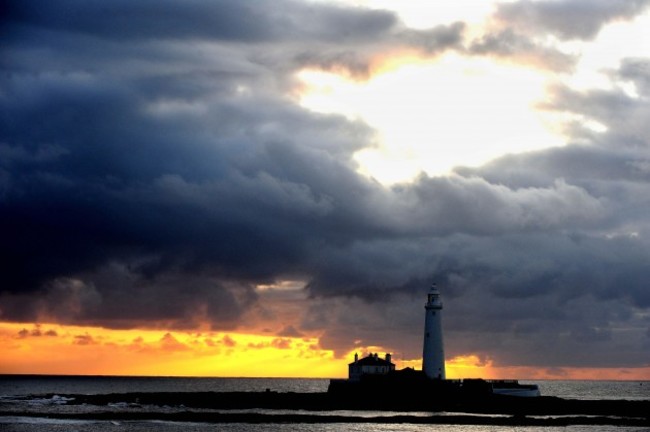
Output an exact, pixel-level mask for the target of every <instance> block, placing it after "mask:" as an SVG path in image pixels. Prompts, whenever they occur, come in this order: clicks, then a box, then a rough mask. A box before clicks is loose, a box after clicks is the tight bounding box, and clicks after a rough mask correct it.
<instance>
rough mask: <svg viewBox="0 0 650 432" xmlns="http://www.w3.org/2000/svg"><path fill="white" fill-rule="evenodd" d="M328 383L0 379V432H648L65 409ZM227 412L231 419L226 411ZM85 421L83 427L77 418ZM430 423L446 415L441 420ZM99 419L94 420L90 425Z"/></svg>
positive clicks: (553, 388)
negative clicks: (142, 395) (86, 401)
mask: <svg viewBox="0 0 650 432" xmlns="http://www.w3.org/2000/svg"><path fill="white" fill-rule="evenodd" d="M521 382H522V383H535V384H538V385H539V386H540V389H541V392H542V395H544V396H558V397H562V398H565V399H585V400H596V399H627V400H650V381H521ZM328 384H329V380H328V379H291V378H289V379H287V378H177V377H89V376H11V375H4V376H3V375H0V431H11V432H14V431H15V432H42V431H54V432H56V431H91V432H93V431H100V432H104V431H145V430H147V431H150V430H156V431H162V432H177V431H178V432H180V431H183V432H188V431H208V430H210V431H225V432H241V431H252V432H257V431H280V432H282V431H314V432H326V431H342V430H343V431H346V430H354V431H361V432H365V431H412V432H424V431H427V432H446V431H459V432H495V431H500V430H504V429H506V430H513V431H522V432H560V431H562V432H581V431H587V430H589V431H594V430H596V431H619V432H629V431H650V429H648V428H640V427H628V426H618V427H616V426H563V427H540V426H536V427H504V426H479V425H435V424H417V423H409V422H405V423H399V424H395V423H393V424H387V423H383V422H376V423H374V422H373V423H330V422H329V421H325V420H324V421H323V422H322V423H319V421H320V420H318V421H317V422H308V423H277V422H273V423H268V424H265V423H219V424H212V423H200V422H190V421H163V420H162V415H161V418H160V419H148V420H133V421H121V420H119V421H115V420H102V419H101V416H99V415H98V416H95V414H97V413H103V412H112V413H116V412H117V413H121V412H134V411H138V410H140V411H146V412H153V413H162V414H166V413H178V412H183V411H184V410H186V408H185V407H184V406H182V405H181V406H178V407H174V406H172V407H169V406H163V407H147V406H145V407H132V406H129V405H128V404H126V403H119V402H118V403H112V404H109V405H108V406H105V405H104V406H101V407H100V406H89V405H69V404H68V402H69V400H68V399H67V397H66V395H74V394H87V395H103V394H110V393H130V392H179V393H180V392H210V391H214V392H229V391H251V392H264V391H266V390H271V391H276V392H296V393H309V392H316V393H317V392H325V391H327V386H328ZM230 412H232V411H230ZM239 412H240V413H243V414H246V413H251V414H271V415H273V414H300V415H303V414H314V413H311V412H305V411H293V412H291V411H286V410H284V411H278V410H260V409H252V410H240V411H239ZM61 413H64V414H65V413H69V414H72V416H71V417H73V418H68V419H62V418H53V417H48V416H49V415H51V414H57V416H58V417H61V416H60V414H61ZM80 413H81V414H82V415H86V416H87V418H83V419H80V418H79V414H80ZM317 415H319V416H332V415H338V416H344V417H345V416H354V417H371V418H372V417H382V416H399V415H408V416H410V417H417V416H431V415H432V413H428V412H427V413H412V412H409V413H400V412H381V411H361V412H360V411H348V412H346V411H335V412H334V411H332V412H327V411H325V412H318V413H317ZM433 415H446V414H445V413H438V414H433ZM95 417H96V418H95Z"/></svg>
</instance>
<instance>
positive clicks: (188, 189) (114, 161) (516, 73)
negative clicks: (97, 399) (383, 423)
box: [0, 0, 650, 380]
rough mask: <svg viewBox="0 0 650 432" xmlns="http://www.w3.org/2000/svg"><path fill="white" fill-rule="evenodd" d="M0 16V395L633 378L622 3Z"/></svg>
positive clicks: (630, 168)
mask: <svg viewBox="0 0 650 432" xmlns="http://www.w3.org/2000/svg"><path fill="white" fill-rule="evenodd" d="M0 4H1V6H0V7H1V8H2V9H3V15H4V18H3V20H2V22H1V23H0V50H1V52H2V55H1V56H0V62H1V64H2V72H1V73H0V239H1V241H0V349H1V350H2V352H3V355H2V357H0V373H56V374H77V373H81V374H120V375H201V376H296V377H300V376H303V377H307V376H320V377H341V376H345V375H346V374H347V367H346V365H347V363H348V362H349V361H351V357H352V356H353V355H354V353H355V352H358V353H360V354H361V355H365V354H367V353H371V352H379V353H381V354H382V355H383V353H386V352H390V353H392V354H393V359H394V361H395V362H396V363H397V366H398V367H407V366H410V367H415V368H420V367H421V356H422V339H423V326H424V307H423V306H424V303H425V300H426V293H427V292H428V290H429V287H430V286H431V284H432V283H434V282H435V283H436V284H437V286H438V288H439V289H440V291H441V293H442V298H443V303H444V311H443V331H444V338H445V355H446V359H447V368H448V374H447V375H448V377H451V378H460V377H470V376H472V377H474V376H480V377H484V378H498V377H501V378H524V379H525V378H538V379H542V378H554V379H564V378H576V379H587V378H589V379H594V378H609V379H634V380H639V379H650V284H649V282H648V281H650V266H649V265H648V263H649V261H650V151H649V150H650V122H648V119H650V1H649V0H519V1H488V0H456V1H454V2H430V1H416V0H400V1H390V0H347V1H345V0H337V1H325V0H319V1H315V0H302V1H298V0H273V1H265V0H260V1H240V0H216V1H212V2H204V1H198V0H188V1H173V0H156V1H153V0H142V1H138V2H132V1H126V0H114V1H111V2H105V1H95V0H88V1H77V0H59V1H57V2H51V1H39V0H30V1H11V0H5V1H2V2H1V3H0Z"/></svg>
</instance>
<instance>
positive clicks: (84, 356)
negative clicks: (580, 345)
mask: <svg viewBox="0 0 650 432" xmlns="http://www.w3.org/2000/svg"><path fill="white" fill-rule="evenodd" d="M0 350H1V351H2V356H0V373H2V374H46V375H127V376H129V375H131V376H198V377H201V376H206V377H208V376H212V377H286V378H292V377H295V378H346V377H347V373H348V370H347V365H348V363H350V362H351V361H352V359H353V358H354V354H355V352H357V353H359V355H360V356H362V357H363V356H366V355H367V354H368V353H371V352H377V353H379V354H380V355H381V356H382V357H383V356H384V355H385V353H386V352H391V350H390V349H388V348H386V347H381V346H366V347H358V346H357V347H355V348H354V349H352V350H350V351H349V352H348V353H347V354H345V356H344V357H343V358H336V357H335V356H334V352H333V351H332V350H328V349H323V348H322V347H321V346H320V342H319V340H318V338H316V337H278V336H267V335H256V334H246V333H236V332H177V331H165V330H142V329H132V330H109V329H104V328H99V327H81V326H65V325H59V324H25V323H0ZM393 362H394V363H396V367H397V369H402V368H405V367H411V368H414V369H421V366H422V359H397V358H395V356H394V357H393ZM446 369H447V378H449V379H458V378H484V379H500V378H504V379H520V380H544V379H560V380H571V379H576V380H650V367H642V368H576V367H573V368H545V367H531V366H510V367H503V366H496V365H494V364H493V362H492V361H490V360H487V361H481V359H480V358H479V357H478V356H476V355H473V354H468V355H464V356H457V357H454V358H451V359H447V361H446Z"/></svg>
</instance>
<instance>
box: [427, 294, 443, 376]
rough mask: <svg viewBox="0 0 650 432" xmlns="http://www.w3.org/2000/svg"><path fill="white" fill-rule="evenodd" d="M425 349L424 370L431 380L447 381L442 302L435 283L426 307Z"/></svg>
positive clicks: (428, 296)
mask: <svg viewBox="0 0 650 432" xmlns="http://www.w3.org/2000/svg"><path fill="white" fill-rule="evenodd" d="M424 309H425V311H426V312H425V318H424V348H423V351H422V370H423V371H424V374H425V375H426V376H427V377H428V378H431V379H440V380H443V379H445V350H444V348H443V345H442V321H441V318H442V316H441V315H442V301H441V300H440V291H438V288H437V287H436V284H435V283H434V284H433V285H432V286H431V291H429V294H428V295H427V303H426V304H425V305H424Z"/></svg>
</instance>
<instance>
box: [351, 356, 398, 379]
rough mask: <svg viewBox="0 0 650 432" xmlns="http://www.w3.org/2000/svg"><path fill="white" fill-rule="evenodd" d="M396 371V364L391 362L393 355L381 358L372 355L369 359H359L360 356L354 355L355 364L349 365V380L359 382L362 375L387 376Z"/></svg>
mask: <svg viewBox="0 0 650 432" xmlns="http://www.w3.org/2000/svg"><path fill="white" fill-rule="evenodd" d="M394 370H395V364H394V363H392V362H391V355H390V354H386V357H385V358H380V357H379V355H378V354H377V353H374V354H373V353H370V355H369V356H368V357H364V358H362V359H359V354H355V355H354V362H352V363H350V364H348V379H349V380H350V381H359V380H360V379H361V375H385V374H387V373H389V372H392V371H394Z"/></svg>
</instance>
